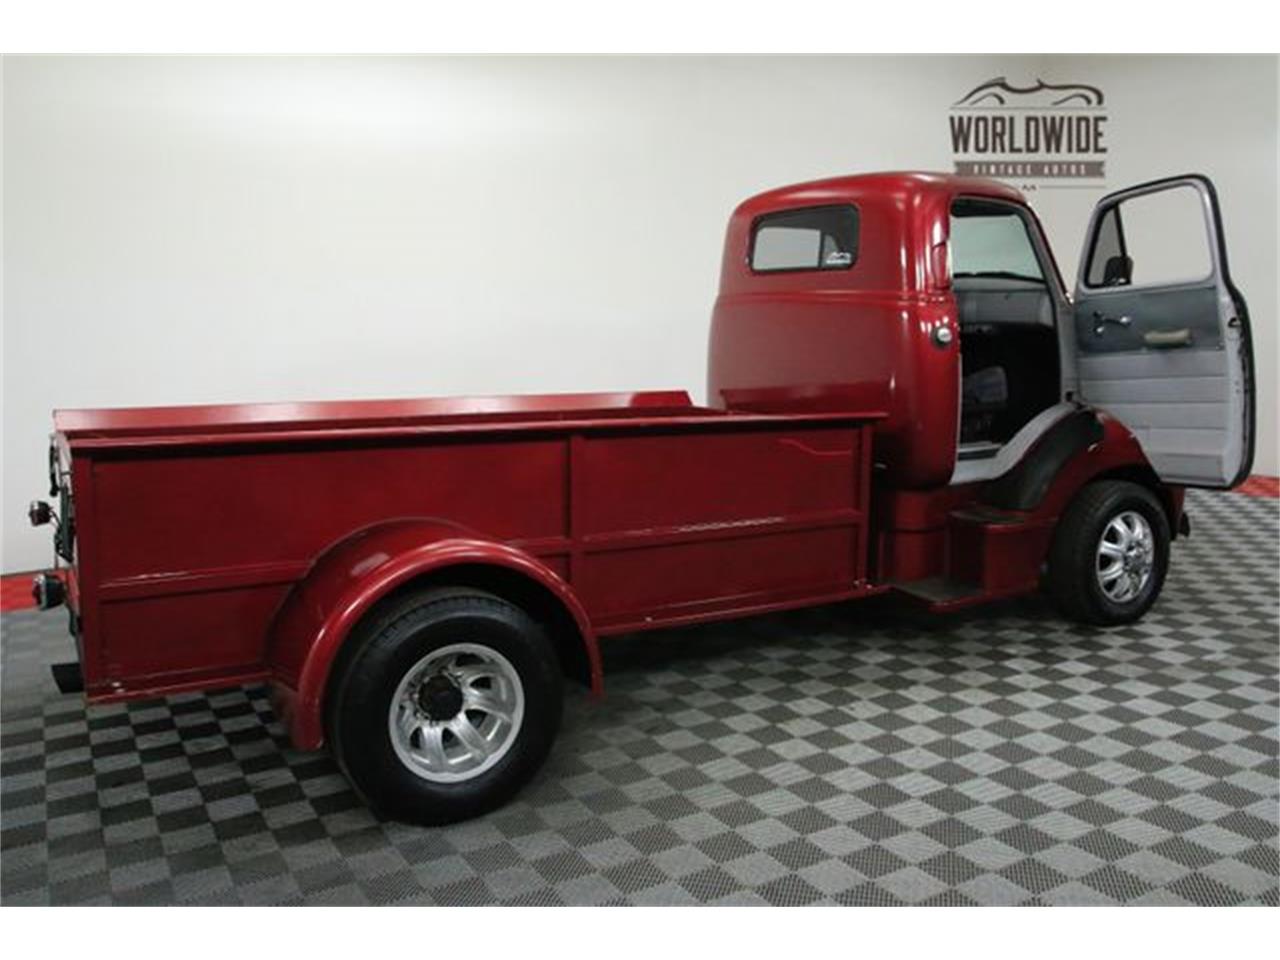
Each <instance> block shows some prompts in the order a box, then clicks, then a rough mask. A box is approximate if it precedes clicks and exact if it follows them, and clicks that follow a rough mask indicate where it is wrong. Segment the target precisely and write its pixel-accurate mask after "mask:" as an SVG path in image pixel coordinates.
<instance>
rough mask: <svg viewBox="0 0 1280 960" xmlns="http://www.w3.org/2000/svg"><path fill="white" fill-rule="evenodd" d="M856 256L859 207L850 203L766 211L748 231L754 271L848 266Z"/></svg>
mask: <svg viewBox="0 0 1280 960" xmlns="http://www.w3.org/2000/svg"><path fill="white" fill-rule="evenodd" d="M857 259H858V210H857V208H856V207H853V206H849V205H840V206H828V207H806V208H804V209H800V210H784V211H782V212H780V213H770V214H765V215H764V216H762V217H760V218H759V219H757V220H756V222H755V225H754V226H753V227H752V231H751V252H750V254H749V257H748V261H749V263H750V264H751V269H752V271H753V272H755V273H776V272H780V271H785V270H848V269H849V268H850V267H852V266H853V264H854V263H855V262H856V261H857Z"/></svg>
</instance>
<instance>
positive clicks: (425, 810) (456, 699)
mask: <svg viewBox="0 0 1280 960" xmlns="http://www.w3.org/2000/svg"><path fill="white" fill-rule="evenodd" d="M352 641H353V643H355V644H356V646H355V647H354V648H353V653H352V655H351V657H350V658H349V659H347V661H346V662H345V664H344V665H343V666H342V667H341V668H340V672H339V674H338V675H337V676H336V677H335V680H334V683H333V685H332V687H331V697H330V703H329V709H328V714H329V733H330V740H331V743H332V746H333V750H334V753H335V754H336V756H337V758H338V762H339V765H340V766H341V767H342V769H343V770H344V771H345V772H346V774H347V776H348V777H349V778H350V779H351V781H352V783H353V784H354V785H355V787H356V789H357V790H358V791H359V792H360V793H361V794H362V795H363V796H364V798H365V799H366V801H367V802H368V803H369V804H370V805H371V806H372V807H374V808H375V809H376V810H378V811H379V812H381V813H383V814H385V815H387V816H391V817H393V818H395V819H399V820H406V821H410V822H413V823H421V824H442V823H450V822H453V821H456V820H463V819H466V818H468V817H473V816H476V815H478V814H481V813H484V812H485V811H488V810H491V809H493V808H494V807H497V806H498V805H500V804H502V803H503V802H505V801H506V800H507V799H508V798H510V797H511V796H512V795H513V794H515V792H516V791H517V790H519V789H520V787H521V786H523V785H524V784H525V783H526V782H527V781H528V780H529V778H530V777H532V776H533V774H534V773H535V772H537V770H538V768H539V767H540V766H541V765H542V762H543V760H545V759H546V756H547V753H548V752H549V751H550V749H551V744H552V741H553V740H554V739H555V734H556V731H557V729H558V727H559V723H560V714H561V676H560V670H559V664H558V661H557V658H556V654H555V651H554V650H553V649H552V647H551V644H550V642H549V641H548V639H547V636H546V634H545V632H544V631H543V630H542V628H541V627H540V626H539V625H538V624H537V623H536V622H535V621H534V620H533V619H532V618H531V617H529V615H528V614H526V613H525V612H524V611H522V610H521V609H520V608H518V607H516V606H514V605H512V604H510V603H508V602H507V601H505V600H502V599H501V598H499V597H496V596H494V595H492V594H489V593H484V592H481V591H476V590H433V591H425V592H422V593H418V594H413V595H410V596H407V597H405V598H403V599H401V600H399V601H397V602H395V603H394V604H392V605H390V606H389V607H387V608H385V609H384V610H382V611H380V612H378V613H377V614H375V615H374V617H373V618H372V619H371V621H370V622H369V623H367V624H365V625H363V626H362V629H361V630H360V631H359V635H358V636H356V637H353V638H352Z"/></svg>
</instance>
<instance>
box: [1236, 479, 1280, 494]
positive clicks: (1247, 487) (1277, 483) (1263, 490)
mask: <svg viewBox="0 0 1280 960" xmlns="http://www.w3.org/2000/svg"><path fill="white" fill-rule="evenodd" d="M1235 492H1236V493H1243V494H1244V495H1245V496H1246V497H1280V477H1264V476H1262V475H1261V474H1258V473H1255V474H1254V475H1253V476H1252V477H1250V478H1249V479H1248V480H1246V481H1245V482H1244V483H1242V484H1240V486H1238V487H1236V489H1235Z"/></svg>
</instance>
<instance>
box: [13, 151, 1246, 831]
mask: <svg viewBox="0 0 1280 960" xmlns="http://www.w3.org/2000/svg"><path fill="white" fill-rule="evenodd" d="M1252 378H1253V371H1252V360H1251V354H1250V341H1249V327H1248V316H1247V312H1246V308H1245V304H1244V301H1243V298H1242V297H1241V296H1240V294H1239V292H1238V291H1237V290H1236V289H1235V288H1234V286H1233V285H1232V284H1231V281H1230V276H1229V273H1228V269H1227V260H1226V251H1225V247H1224V245H1223V239H1222V225H1221V218H1220V215H1219V213H1218V206H1217V198H1216V196H1215V195H1214V191H1213V188H1212V186H1211V185H1210V183H1209V182H1208V181H1207V180H1206V179H1204V178H1203V177H1199V176H1194V175H1193V176H1184V177H1177V178H1173V179H1170V180H1165V181H1159V182H1156V183H1152V184H1145V185H1142V186H1140V187H1136V188H1133V189H1131V190H1128V191H1123V192H1121V193H1117V194H1112V195H1110V196H1108V197H1106V198H1104V199H1103V200H1102V202H1101V203H1100V204H1099V207H1098V210H1097V211H1096V213H1095V216H1094V219H1093V222H1092V224H1091V226H1090V231H1089V239H1088V241H1087V244H1086V250H1085V255H1084V257H1083V259H1082V266H1081V271H1080V278H1079V281H1078V284H1077V290H1076V294H1075V296H1074V298H1069V297H1068V296H1067V294H1066V291H1065V289H1064V286H1063V284H1062V281H1061V278H1060V277H1059V275H1058V270H1057V267H1056V265H1055V264H1054V261H1053V257H1052V255H1051V253H1050V251H1049V247H1048V244H1047V243H1046V241H1045V239H1044V235H1043V232H1042V230H1041V227H1040V224H1039V223H1038V221H1037V220H1036V218H1035V216H1034V214H1033V213H1032V212H1031V210H1030V208H1029V207H1028V206H1027V204H1026V203H1025V201H1024V200H1023V199H1022V197H1021V196H1020V195H1019V194H1018V193H1017V192H1016V191H1014V190H1011V189H1009V188H1008V187H1005V186H1003V185H1000V184H997V183H994V182H990V181H983V180H974V179H960V178H955V177H948V176H942V175H935V174H877V175H873V176H862V177H847V178H840V179H834V180H825V181H820V182H817V183H810V184H802V185H799V186H795V187H788V188H785V189H782V190H775V191H771V192H769V193H766V194H762V195H760V196H758V197H754V198H752V199H750V200H748V201H746V202H745V203H743V204H742V205H741V206H740V207H739V208H738V209H737V210H736V211H735V212H734V214H733V216H732V218H731V219H730V222H729V228H728V232H727V236H726V242H725V252H724V261H723V267H722V274H721V290H720V296H719V298H718V299H717V302H716V308H715V315H714V319H713V322H712V329H711V345H710V360H709V376H708V394H709V405H708V406H705V407H703V406H696V405H694V404H693V403H692V402H691V401H690V399H689V397H688V395H687V394H685V393H683V392H657V393H639V394H633V393H622V394H582V395H564V396H540V397H492V398H471V399H436V400H433V399H426V400H390V401H360V402H351V403H343V402H324V403H301V404H255V405H219V406H202V407H157V408H146V409H134V410H76V411H68V410H63V411H58V412H57V413H56V414H55V434H54V438H53V442H52V444H51V447H50V487H51V493H52V495H53V496H55V497H57V502H56V505H50V504H47V503H44V502H37V503H34V504H33V505H32V508H31V520H32V522H33V523H36V524H40V523H48V522H51V521H52V522H53V523H54V525H55V547H56V551H57V554H58V556H59V557H60V558H61V561H64V562H65V567H64V569H61V570H59V571H54V572H51V573H49V574H44V575H41V576H40V577H38V578H37V581H36V585H35V590H36V594H37V597H38V599H39V600H40V603H41V606H43V607H50V606H55V605H57V604H58V603H60V602H62V601H63V599H64V598H65V600H66V602H67V605H68V607H69V609H70V614H71V627H72V633H73V635H74V636H75V638H76V644H77V661H78V662H77V663H76V664H64V665H60V666H59V667H56V668H55V676H56V677H57V678H58V680H59V684H60V686H63V687H64V688H65V689H72V688H76V687H82V688H83V690H84V691H85V694H86V696H87V698H88V699H89V701H90V702H109V701H115V700H123V699H132V698H138V697H151V696H157V695H163V694H167V693H173V692H177V691H182V690H194V689H207V688H212V687H218V686H227V685H234V684H244V683H259V682H264V683H269V684H270V685H271V687H272V690H273V697H274V700H273V702H274V704H275V707H276V710H277V713H278V715H279V717H280V719H281V721H282V722H283V723H284V724H285V726H286V727H287V729H288V731H289V733H290V736H291V738H292V739H293V742H294V743H295V744H296V745H297V746H298V747H300V748H304V749H315V748H319V747H321V746H328V747H329V748H330V749H331V750H332V751H333V753H334V754H335V756H336V758H337V760H338V762H339V764H340V766H341V767H342V769H343V770H344V771H345V772H346V773H347V775H348V776H349V777H350V778H351V780H352V782H353V784H354V785H355V787H356V788H357V790H358V791H359V792H360V793H361V795H362V796H364V797H365V798H366V800H367V801H368V802H369V803H370V804H371V805H373V806H374V807H375V808H377V809H379V810H380V811H382V812H384V813H386V814H387V815H390V816H394V817H398V818H402V819H406V820H413V821H418V822H424V823H438V822H444V821H449V820H455V819H460V818H463V817H467V816H473V815H475V814H477V813H480V812H483V811H484V810H487V809H491V808H492V807H494V806H495V805H497V804H499V803H501V802H503V801H504V800H505V799H506V798H507V797H509V796H511V795H512V793H514V792H515V791H516V790H518V789H519V787H520V786H521V785H522V784H523V783H524V782H526V781H527V780H528V778H529V777H530V776H532V774H533V773H534V771H536V769H537V768H538V766H539V765H540V764H541V762H542V760H543V759H544V758H545V756H546V755H547V752H548V751H549V750H550V748H551V744H552V741H553V739H554V736H555V733H556V729H557V726H558V723H559V718H560V709H561V708H560V694H561V680H562V677H563V676H569V677H571V678H576V679H580V680H582V681H583V682H585V683H587V684H588V685H590V686H591V687H592V688H593V689H595V690H596V691H597V692H599V691H600V690H601V688H602V671H601V657H600V642H601V640H602V639H603V638H606V637H608V636H610V635H613V634H618V633H624V632H634V631H640V630H646V629H651V628H654V627H660V626H672V625H679V624H687V623H695V622H700V621H706V620H713V619H722V618H727V617H734V616H744V615H749V614H753V613H759V612H764V611H770V610H780V609H787V608H794V607H800V606H806V605H812V604H818V603H830V602H834V601H846V600H852V599H856V598H860V597H867V596H872V595H876V594H884V593H889V592H894V593H897V594H898V595H900V596H901V597H903V598H905V599H907V600H909V601H912V602H916V603H920V604H923V605H925V606H927V607H929V608H930V609H934V610H947V609H952V608H955V607H959V606H965V605H970V604H975V603H979V602H982V601H986V600H991V599H995V598H998V597H1007V596H1013V595H1016V594H1020V593H1027V592H1030V591H1034V590H1037V589H1039V588H1040V587H1041V585H1042V584H1043V585H1047V587H1048V588H1049V591H1050V592H1051V593H1052V594H1053V596H1054V597H1055V598H1056V599H1057V601H1058V602H1059V604H1060V606H1061V607H1062V609H1063V610H1064V611H1065V612H1066V613H1067V614H1068V615H1070V616H1073V617H1075V618H1077V619H1079V620H1082V621H1086V622H1090V623H1096V624H1104V625H1105V624H1115V623H1124V622H1129V621H1132V620H1134V619H1136V618H1138V617H1140V616H1141V615H1142V614H1143V613H1144V612H1145V611H1146V610H1147V609H1148V608H1149V606H1150V605H1151V604H1152V603H1153V602H1155V600H1156V598H1157V596H1158V595H1159V592H1160V589H1161V586H1162V584H1163V580H1164V574H1165V570H1166V569H1167V565H1168V562H1169V556H1170V544H1171V541H1172V540H1173V538H1174V536H1175V535H1176V534H1177V533H1178V532H1179V531H1182V532H1186V531H1187V529H1188V527H1187V521H1186V518H1185V517H1184V516H1183V515H1182V509H1181V508H1182V487H1183V486H1184V485H1200V486H1211V487H1212V486H1217V487H1225V486H1231V485H1233V484H1234V483H1236V482H1238V481H1239V480H1240V479H1242V478H1243V477H1244V476H1245V475H1246V474H1247V472H1248V469H1249V465H1250V461H1251V458H1252V445H1253V400H1252V392H1253V391H1252ZM64 595H65V596H64Z"/></svg>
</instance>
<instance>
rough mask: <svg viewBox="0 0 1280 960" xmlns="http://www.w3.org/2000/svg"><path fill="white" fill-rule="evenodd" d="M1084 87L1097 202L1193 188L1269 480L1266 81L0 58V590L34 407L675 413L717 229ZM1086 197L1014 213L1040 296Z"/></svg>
mask: <svg viewBox="0 0 1280 960" xmlns="http://www.w3.org/2000/svg"><path fill="white" fill-rule="evenodd" d="M1002 74H1003V75H1006V76H1008V77H1009V78H1010V79H1011V80H1012V81H1015V82H1018V81H1022V82H1029V81H1031V80H1034V79H1035V78H1036V77H1038V76H1044V77H1045V78H1046V79H1052V80H1060V81H1072V82H1087V83H1091V84H1094V85H1096V86H1100V87H1102V88H1103V89H1104V90H1105V92H1106V95H1107V101H1108V105H1109V108H1110V111H1111V120H1110V121H1109V124H1108V141H1109V146H1110V152H1109V154H1108V158H1107V163H1108V168H1109V169H1108V178H1107V187H1108V188H1115V187H1119V186H1122V185H1124V184H1125V183H1129V182H1133V181H1138V180H1146V179H1150V178H1152V177H1156V176H1161V175H1165V174H1170V173H1177V172H1184V171H1187V170H1198V171H1203V172H1205V173H1208V174H1209V175H1210V176H1212V177H1213V178H1214V179H1215V180H1216V181H1217V183H1218V186H1219V188H1220V192H1221V194H1222V198H1223V205H1224V216H1225V220H1226V229H1227V233H1228V242H1229V245H1230V248H1231V256H1232V265H1233V268H1234V272H1235V275H1236V279H1237V283H1238V284H1239V286H1240V287H1241V288H1242V289H1243V290H1244V292H1245V294H1246V295H1247V297H1248V298H1249V301H1250V305H1251V308H1252V313H1253V317H1254V325H1255V338H1256V343H1257V346H1258V350H1259V354H1260V357H1259V360H1260V370H1259V374H1260V380H1261V384H1262V392H1261V395H1260V400H1259V409H1260V411H1261V412H1262V413H1263V424H1264V427H1263V436H1262V437H1261V438H1260V444H1259V456H1258V462H1257V464H1256V467H1255V469H1257V470H1258V471H1259V472H1268V473H1275V472H1276V467H1277V461H1276V437H1275V433H1276V428H1275V410H1276V394H1275V376H1276V352H1277V347H1276V335H1275V321H1276V302H1277V297H1276V275H1277V269H1276V268H1277V246H1276V243H1277V241H1276V210H1277V203H1276V177H1277V167H1276V102H1277V79H1276V60H1275V59H1274V58H1234V59H1231V58H1209V57H1201V58H1182V59H1172V58H1170V59H1160V58H1149V57H1133V58H1059V57H970V58H960V57H907V58H904V57H873V58H818V57H807V58H770V59H751V58H736V57H734V58H729V57H722V58H676V59H671V58H569V59H560V58H515V57H511V58H476V59H467V58H444V59H397V58H384V59H376V58H375V59H367V58H351V59H311V58H277V59H232V58H8V59H6V60H5V61H4V65H3V111H4V112H3V147H4V157H3V186H4V195H3V208H2V209H3V217H4V238H3V263H4V278H3V281H4V283H3V302H4V323H3V330H4V341H3V350H4V420H3V423H4V471H3V482H4V488H3V495H2V497H0V501H2V502H0V509H2V510H3V517H4V525H3V538H4V539H3V548H4V553H3V569H4V570H6V571H16V570H24V569H31V568H34V567H38V566H41V565H43V564H45V563H47V562H48V559H49V553H50V548H49V542H48V541H49V536H48V533H47V531H32V530H30V529H29V528H27V526H26V521H25V518H24V516H23V514H24V508H25V504H26V501H27V500H28V499H30V498H31V497H33V496H40V495H41V494H42V488H43V485H44V467H43V458H44V448H45V436H46V434H47V433H48V430H49V412H50V410H51V409H52V408H54V407H74V406H130V405H146V404H171V403H188V402H190V403H197V402H215V401H228V400H287V399H305V398H336V397H375V396H379V397H385V396H412V395H430V394H465V393H506V392H537V391H567V390H587V389H610V388H659V387H683V388H687V389H690V390H692V391H693V392H694V393H695V395H697V396H699V397H700V396H701V392H702V387H703V376H704V362H705V349H706V333H707V322H708V318H709V313H710V308H711V303H712V300H713V298H714V296H715V289H716V281H717V271H718V265H719V257H720V243H721V238H722V231H723V228H724V223H725V219H726V217H727V215H728V213H729V211H730V210H731V209H732V207H733V206H734V205H735V204H736V203H737V202H738V201H739V200H740V199H742V198H743V197H745V196H747V195H749V194H751V193H753V192H756V191H758V190H761V189H765V188H768V187H771V186H777V185H780V184H784V183H789V182H794V181H797V180H804V179H809V178H813V177H819V176H827V175H832V174H838V173H845V172H858V171H868V170H877V169H938V170H946V169H949V168H950V164H951V157H950V143H949V139H948V132H947V118H946V113H947V107H948V106H949V105H950V104H951V103H952V102H954V101H955V100H956V99H957V98H958V97H959V96H961V95H962V94H964V93H965V92H967V91H968V90H969V89H971V88H972V87H974V86H976V85H977V84H978V83H980V82H982V81H984V80H987V79H990V78H991V77H994V76H998V75H1002ZM1101 192H1102V191H1101V190H1056V191H1050V190H1041V191H1038V192H1037V193H1035V194H1034V195H1033V196H1032V201H1033V203H1034V204H1035V206H1036V207H1037V209H1039V210H1040V212H1041V214H1042V216H1043V218H1044V220H1045V222H1046V226H1047V227H1048V229H1049V232H1050V236H1051V239H1052V240H1053V241H1054V242H1055V246H1056V249H1057V251H1058V255H1059V257H1060V260H1061V262H1062V266H1063V268H1064V272H1067V273H1068V274H1073V273H1074V269H1075V262H1076V257H1077V248H1078V246H1079V244H1080V240H1081V235H1082V232H1083V229H1084V223H1085V220H1086V218H1087V216H1088V213H1089V209H1090V208H1091V207H1092V205H1093V203H1094V201H1095V200H1096V199H1097V197H1098V196H1100V195H1101Z"/></svg>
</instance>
